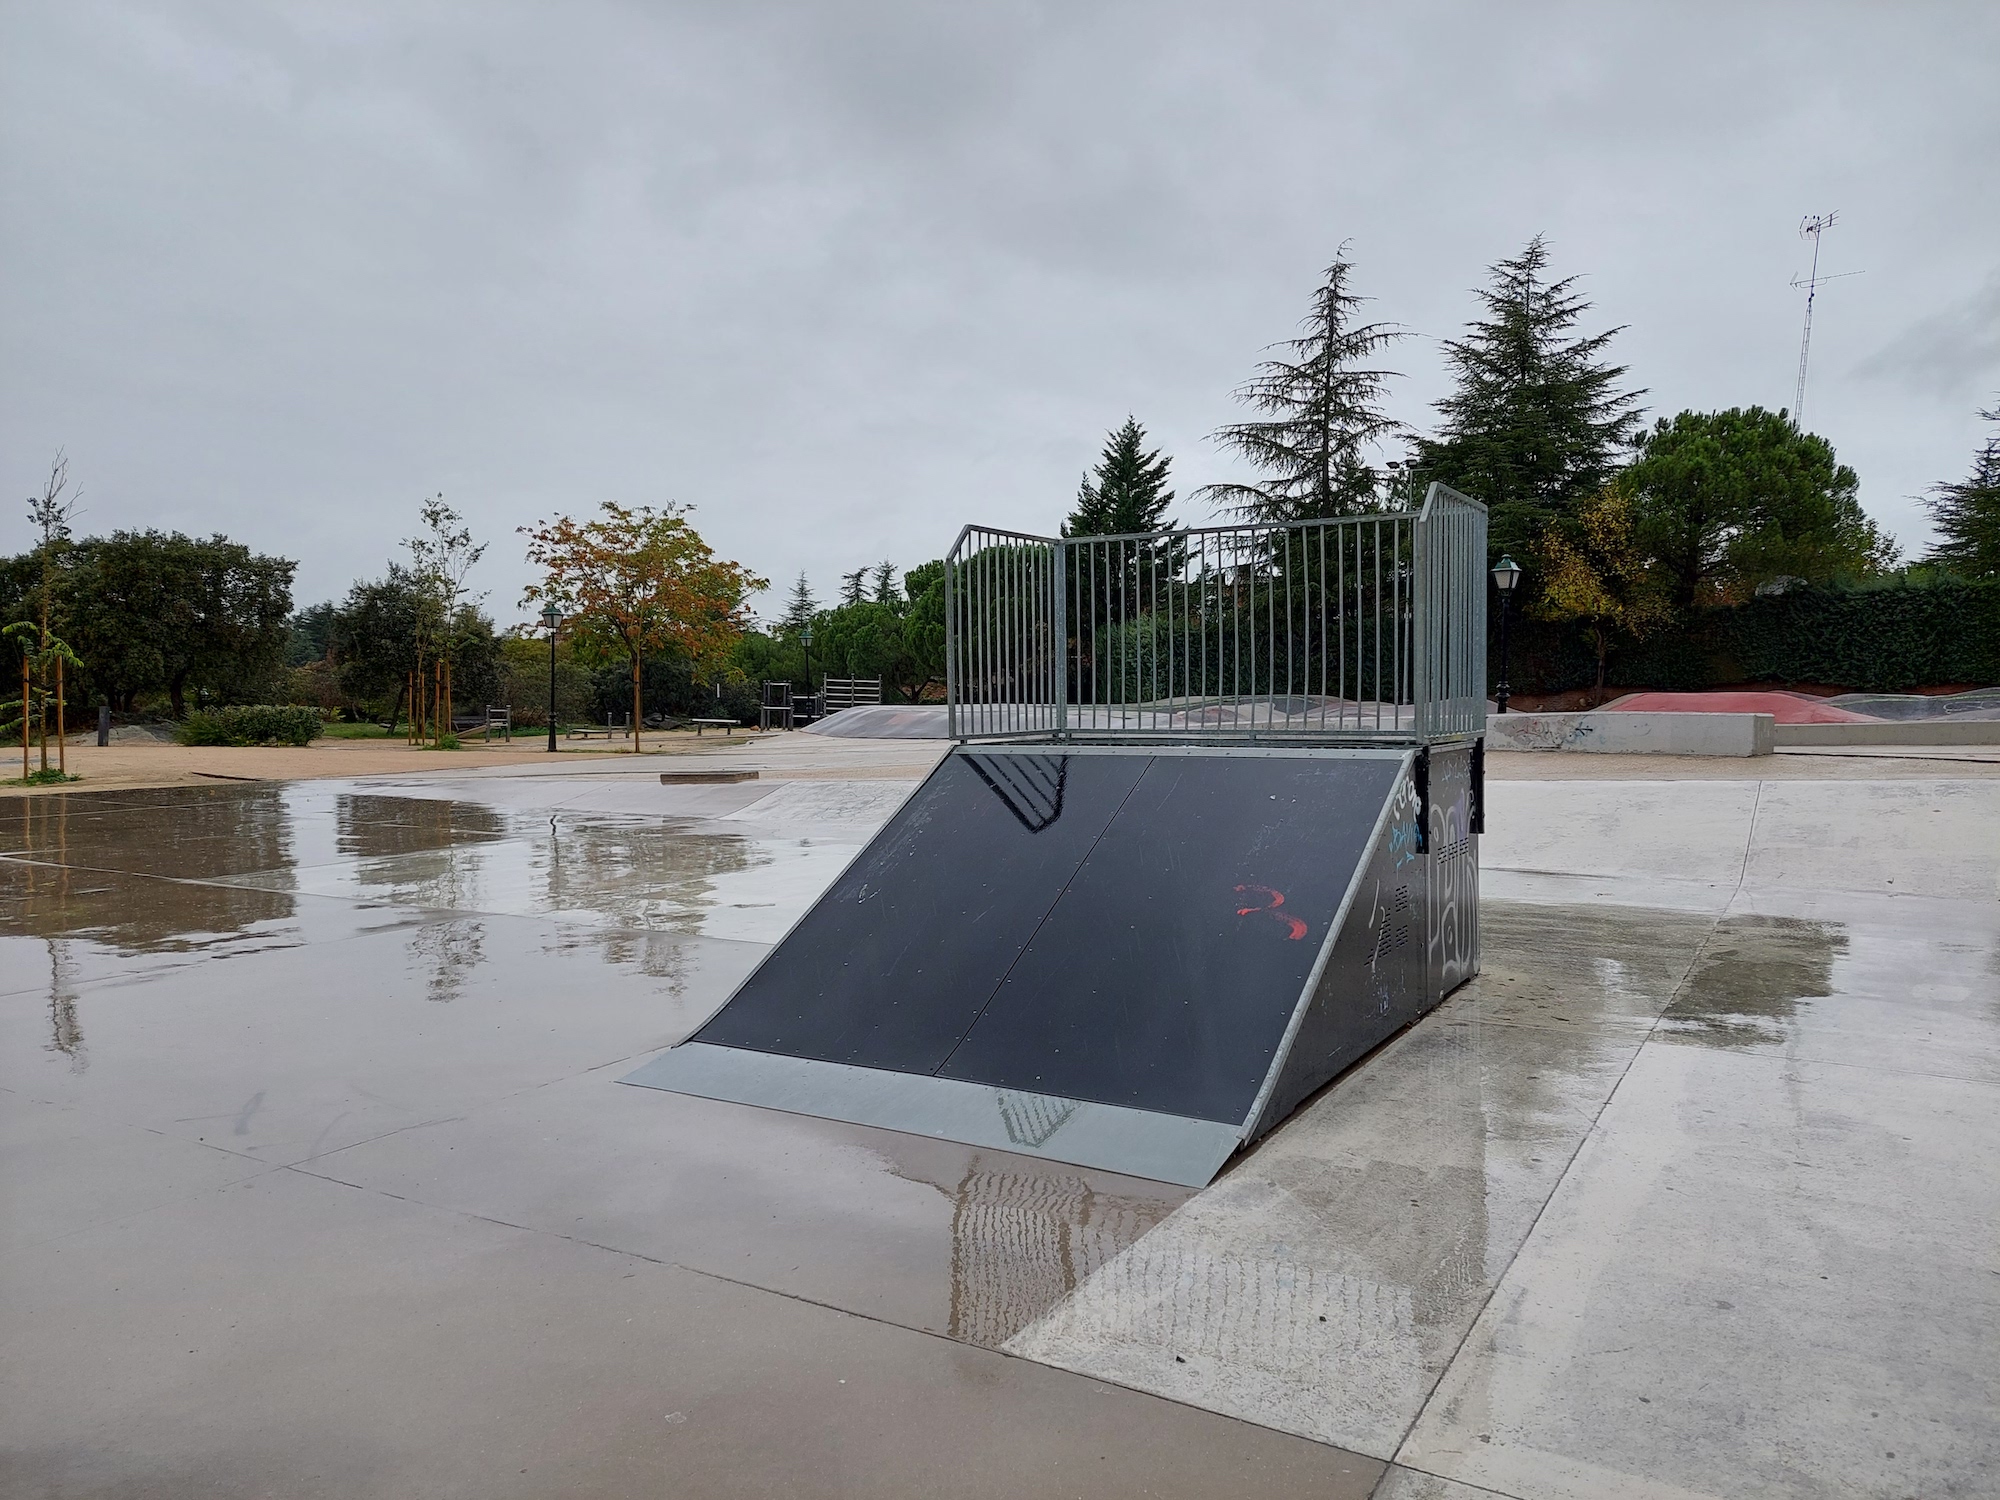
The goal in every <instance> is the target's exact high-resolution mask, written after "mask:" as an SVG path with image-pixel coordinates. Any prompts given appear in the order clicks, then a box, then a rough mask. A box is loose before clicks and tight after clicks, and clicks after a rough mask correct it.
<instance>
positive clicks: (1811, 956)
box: [1655, 916, 1848, 1048]
mask: <svg viewBox="0 0 2000 1500" xmlns="http://www.w3.org/2000/svg"><path fill="white" fill-rule="evenodd" d="M1847 951H1848V938H1847V934H1846V931H1845V930H1844V929H1843V928H1841V927H1839V926H1837V925H1834V924H1831V923H1826V922H1814V921H1808V920H1805V919H1803V918H1797V917H1762V916H1736V917H1724V918H1722V920H1721V921H1719V922H1718V923H1717V924H1716V928H1715V934H1714V936H1713V937H1712V938H1711V939H1710V940H1709V942H1708V943H1707V944H1706V945H1705V946H1704V947H1703V949H1702V951H1701V956H1700V957H1699V958H1698V959H1697V960H1696V961H1695V966H1694V970H1693V972H1692V973H1691V974H1689V976H1688V980H1687V984H1686V986H1685V987H1684V988H1683V989H1682V991H1681V993H1680V995H1679V996H1677V997H1676V999H1675V1001H1674V1003H1673V1005H1672V1006H1671V1007H1669V1009H1668V1010H1667V1013H1666V1015H1664V1016H1663V1017H1662V1018H1661V1020H1660V1026H1659V1030H1658V1031H1657V1032H1656V1033H1655V1034H1656V1035H1657V1036H1658V1037H1659V1038H1660V1040H1662V1041H1669V1042H1682V1043H1688V1044H1692V1045H1697V1046H1705V1047H1729V1048H1749V1047H1763V1046H1769V1045H1771V1044H1772V1043H1775V1042H1782V1041H1784V1040H1785V1039H1786V1038H1787V1037H1788V1036H1790V1035H1791V1034H1792V1032H1793V1030H1794V1028H1795V1026H1796V1023H1797V1022H1798V1021H1799V1019H1800V1016H1801V1008H1802V1007H1805V1006H1809V1005H1810V1004H1811V1003H1812V1002H1813V1001H1815V1000H1823V999H1826V998H1827V997H1829V996H1830V995H1832V994H1833V993H1834V979H1833V971H1834V964H1835V962H1836V961H1837V960H1839V959H1841V958H1844V957H1845V956H1846V954H1847Z"/></svg>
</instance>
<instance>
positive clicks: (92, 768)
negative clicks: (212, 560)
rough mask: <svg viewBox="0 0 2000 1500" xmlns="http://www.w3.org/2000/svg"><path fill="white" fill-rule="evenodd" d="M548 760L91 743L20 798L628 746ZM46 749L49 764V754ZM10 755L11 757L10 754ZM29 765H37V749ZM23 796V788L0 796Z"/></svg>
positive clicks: (712, 746) (689, 741)
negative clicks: (50, 780) (69, 775)
mask: <svg viewBox="0 0 2000 1500" xmlns="http://www.w3.org/2000/svg"><path fill="white" fill-rule="evenodd" d="M746 738H747V739H751V740H755V739H756V738H757V735H756V733H755V732H754V731H750V730H741V731H738V733H737V734H736V735H735V736H734V738H733V739H731V738H729V737H725V736H723V735H719V734H714V733H708V734H702V735H694V734H689V733H687V732H686V731H677V732H673V733H667V734H659V735H649V736H647V737H646V738H645V739H644V740H643V741H641V745H642V747H643V753H644V754H646V755H649V756H650V755H686V754H695V753H706V752H709V751H712V750H720V749H722V748H723V747H724V746H726V745H730V744H732V743H733V744H737V745H740V744H742V743H743V741H744V740H745V739H746ZM558 743H559V744H560V745H561V748H560V749H559V750H558V751H557V752H556V754H555V755H553V756H552V755H550V754H549V753H548V748H547V746H548V742H547V740H546V739H543V738H541V737H539V736H528V735H518V736H516V737H515V739H514V741H513V743H512V744H509V743H508V742H507V741H505V740H501V741H499V742H498V743H496V744H494V745H492V746H486V745H482V744H480V743H479V742H478V741H476V740H475V741H472V742H471V743H470V744H468V746H467V748H465V749H463V750H452V751H441V750H419V749H412V748H411V747H410V746H408V745H405V744H404V743H403V742H402V741H401V740H400V739H397V740H315V741H314V742H313V743H312V744H310V745H306V746H302V747H295V746H284V747H281V748H266V747H247V746H246V747H236V746H227V745H215V746H189V745H145V744H125V745H107V746H105V747H104V748H103V749H99V748H98V746H97V744H96V743H95V741H89V742H83V743H79V742H78V741H77V740H72V741H71V742H70V744H69V747H68V761H69V769H70V771H71V772H73V773H74V774H76V775H79V776H81V777H82V778H83V780H81V781H78V782H70V783H67V784H64V785H60V786H49V787H30V788H27V789H26V795H29V796H46V795H48V794H49V793H51V792H56V793H62V792H97V791H131V790H133V789H134V788H138V787H155V786H193V785H198V784H200V783H203V782H216V781H301V780H311V779H316V778H319V777H326V776H338V777H344V776H379V775H407V774H409V773H411V772H415V771H451V772H463V771H466V770H470V769H473V768H475V767H486V766H514V767H521V766H525V765H530V764H541V765H550V764H558V763H559V764H562V765H565V766H567V765H569V764H571V763H573V762H582V761H588V762H590V763H594V764H609V763H612V762H615V761H618V760H621V759H622V760H630V759H631V758H632V757H631V752H630V745H629V742H626V741H617V742H614V743H616V744H617V745H618V747H619V748H617V749H615V750H614V749H610V748H607V746H606V743H605V742H604V741H603V740H569V741H559V742H558ZM49 748H50V759H51V762H53V760H54V755H55V747H54V746H53V745H52V746H50V747H49ZM15 753H16V756H18V753H19V752H18V751H16V752H15ZM19 764H20V762H19V760H18V758H17V759H12V760H4V761H0V767H5V769H4V770H0V775H14V774H18V772H17V771H16V770H15V767H17V766H18V765H19ZM33 764H34V765H36V766H39V765H40V764H41V759H40V752H39V750H38V751H37V752H36V753H35V758H34V760H33ZM7 795H12V796H20V795H23V788H20V787H8V788H4V789H0V796H7Z"/></svg>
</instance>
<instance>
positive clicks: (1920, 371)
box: [1855, 272, 2000, 405]
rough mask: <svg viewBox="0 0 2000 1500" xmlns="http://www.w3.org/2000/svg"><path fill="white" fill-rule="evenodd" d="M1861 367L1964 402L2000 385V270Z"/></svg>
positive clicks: (1865, 373) (1905, 332)
mask: <svg viewBox="0 0 2000 1500" xmlns="http://www.w3.org/2000/svg"><path fill="white" fill-rule="evenodd" d="M1855 373H1857V374H1859V375H1863V376H1867V377H1871V378H1875V379H1881V380H1893V381H1898V382H1901V383H1902V384H1904V385H1907V386H1908V387H1909V388H1910V389H1911V390H1913V391H1916V392H1918V393H1920V394H1922V395H1926V396H1935V397H1938V398H1940V399H1942V400H1956V401H1957V402H1958V403H1959V404H1961V405H1963V404H1966V403H1967V402H1969V401H1972V400H1975V399H1978V398H1981V397H1984V396H1986V395H1988V394H1990V393H1991V392H1993V391H1994V390H1996V389H2000V272H1995V273H1994V274H1993V275H1992V276H1990V277H1988V278H1987V281H1986V285H1985V286H1983V287H1981V288H1980V289H1979V290H1978V291H1977V292H1975V293H1973V294H1972V295H1971V296H1970V297H1967V298H1965V299H1964V300H1963V301H1962V302H1960V303H1958V304H1957V305H1956V306H1954V307H1950V308H1947V309H1945V310H1944V311H1942V312H1939V313H1936V314H1934V315H1933V316H1931V317H1928V318H1925V319H1923V320H1922V321H1921V322H1918V323H1915V324H1913V325H1912V326H1911V327H1909V328H1907V329H1905V330H1903V332H1901V333H1899V334H1897V335H1896V337H1895V338H1893V339H1891V340H1890V341H1889V342H1888V343H1887V344H1886V345H1884V346H1883V347H1882V348H1881V349H1880V350H1878V351H1877V352H1876V353H1875V354H1874V355H1873V356H1871V357H1870V358H1868V359H1866V360H1864V361H1862V362H1861V364H1860V365H1859V366H1858V367H1857V369H1856V372H1855Z"/></svg>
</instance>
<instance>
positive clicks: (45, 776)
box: [0, 766, 83, 786]
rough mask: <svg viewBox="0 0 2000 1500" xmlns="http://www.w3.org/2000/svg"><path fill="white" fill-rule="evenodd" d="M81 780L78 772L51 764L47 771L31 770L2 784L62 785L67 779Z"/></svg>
mask: <svg viewBox="0 0 2000 1500" xmlns="http://www.w3.org/2000/svg"><path fill="white" fill-rule="evenodd" d="M81 780H83V778H82V777H81V776H79V775H77V774H76V772H74V771H58V770H57V769H56V768H55V767H54V766H50V767H49V768H48V769H47V770H46V771H30V772H29V773H28V774H27V775H26V776H15V777H12V778H10V779H9V780H7V781H5V782H0V785H4V786H60V785H62V784H63V783H64V782H66V781H81Z"/></svg>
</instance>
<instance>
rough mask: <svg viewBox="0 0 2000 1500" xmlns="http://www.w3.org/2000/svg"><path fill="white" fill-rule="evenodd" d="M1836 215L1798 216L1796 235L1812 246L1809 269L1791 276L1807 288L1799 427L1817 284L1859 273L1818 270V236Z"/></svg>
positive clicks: (1796, 401)
mask: <svg viewBox="0 0 2000 1500" xmlns="http://www.w3.org/2000/svg"><path fill="white" fill-rule="evenodd" d="M1839 218H1840V211H1839V210H1838V209H1835V210H1834V211H1833V212H1832V213H1830V214H1807V215H1806V216H1805V217H1804V218H1803V219H1801V220H1799V238H1800V239H1802V240H1811V241H1812V247H1813V249H1812V270H1811V271H1810V272H1809V273H1808V274H1807V275H1805V276H1804V277H1803V278H1801V277H1798V276H1794V277H1793V278H1792V285H1793V287H1794V288H1797V287H1804V288H1805V292H1806V327H1805V332H1804V333H1802V334H1800V335H1799V388H1798V390H1797V391H1796V392H1795V393H1794V394H1793V396H1792V422H1793V425H1795V426H1797V427H1799V428H1801V429H1803V428H1804V426H1805V424H1806V358H1807V356H1808V355H1809V354H1811V352H1812V312H1813V298H1814V297H1816V296H1818V295H1819V284H1820V283H1821V282H1822V281H1839V280H1840V279H1841V278H1842V277H1845V276H1859V275H1861V274H1862V273H1861V272H1859V271H1836V272H1834V274H1833V275H1831V276H1822V275H1820V274H1819V240H1820V236H1821V235H1823V234H1825V233H1826V232H1827V230H1829V229H1831V228H1833V226H1834V224H1835V223H1836V222H1838V220H1839Z"/></svg>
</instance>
